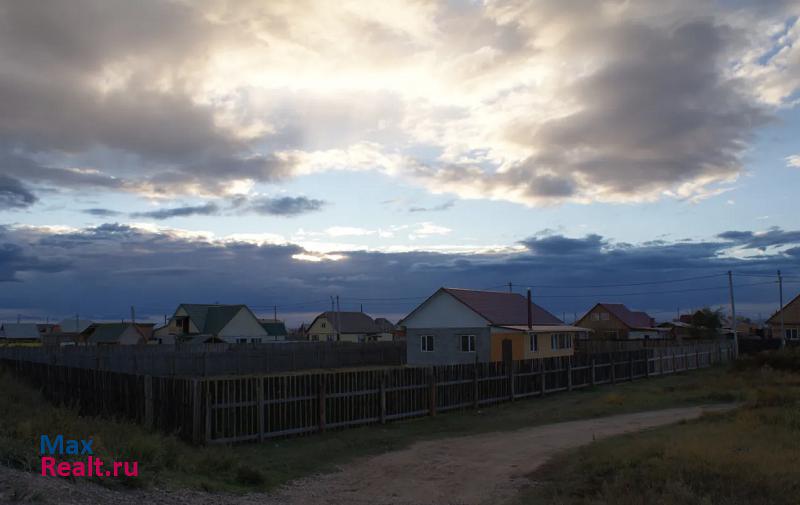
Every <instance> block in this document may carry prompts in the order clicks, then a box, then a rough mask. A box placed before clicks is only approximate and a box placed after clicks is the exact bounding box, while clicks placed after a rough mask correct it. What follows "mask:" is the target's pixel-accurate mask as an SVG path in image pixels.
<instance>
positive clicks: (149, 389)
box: [144, 375, 153, 429]
mask: <svg viewBox="0 0 800 505" xmlns="http://www.w3.org/2000/svg"><path fill="white" fill-rule="evenodd" d="M144 425H145V427H146V428H147V429H153V378H152V377H151V376H149V375H145V376H144Z"/></svg>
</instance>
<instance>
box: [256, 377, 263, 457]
mask: <svg viewBox="0 0 800 505" xmlns="http://www.w3.org/2000/svg"><path fill="white" fill-rule="evenodd" d="M256 381H257V382H256V395H258V400H257V401H256V405H258V407H257V408H258V415H257V419H258V441H259V442H263V441H264V378H263V377H256Z"/></svg>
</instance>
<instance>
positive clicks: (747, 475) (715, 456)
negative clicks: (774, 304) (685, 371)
mask: <svg viewBox="0 0 800 505" xmlns="http://www.w3.org/2000/svg"><path fill="white" fill-rule="evenodd" d="M773 359H774V360H776V361H778V362H781V363H783V364H786V363H787V360H786V357H785V356H778V357H775V358H773ZM769 361H770V359H769V358H767V357H764V356H762V357H760V358H758V359H754V360H751V361H750V362H751V363H759V364H763V363H767V362H769ZM737 368H738V370H737V371H735V372H731V373H730V374H726V375H724V376H721V377H719V378H717V379H716V380H715V382H716V384H712V385H707V386H710V387H712V388H716V387H718V386H724V387H727V388H730V390H739V391H741V392H743V393H744V394H743V396H744V397H746V398H747V401H746V403H745V405H744V406H743V407H742V408H741V409H738V410H736V411H733V412H728V413H725V414H717V415H708V416H705V417H703V418H701V419H699V420H697V421H692V422H686V423H681V424H679V425H676V426H671V427H665V428H661V429H657V430H653V431H650V432H645V433H640V434H635V435H627V436H622V437H616V438H612V439H608V440H603V441H600V442H596V443H594V444H592V445H590V446H587V447H584V448H581V449H578V450H575V451H572V452H569V453H566V454H564V455H563V456H561V457H558V458H556V459H555V460H553V461H551V462H550V463H548V464H547V465H546V466H545V467H544V468H542V469H541V470H540V471H538V472H536V473H535V474H533V475H532V476H531V479H532V485H531V486H530V487H529V488H528V489H527V490H526V491H525V492H524V493H523V495H522V496H521V497H520V500H519V501H520V503H523V504H563V505H577V504H600V503H614V504H618V505H634V504H636V505H640V504H648V505H649V504H653V505H672V504H698V505H701V504H703V505H704V504H717V503H724V504H727V505H738V504H765V505H766V504H775V505H780V504H787V505H788V504H792V505H794V504H796V503H798V496H800V374H798V373H792V372H787V371H784V370H793V369H794V368H793V365H792V366H783V367H782V368H783V369H784V370H775V369H773V368H771V367H769V366H761V367H760V368H755V367H753V366H749V365H747V366H740V367H737Z"/></svg>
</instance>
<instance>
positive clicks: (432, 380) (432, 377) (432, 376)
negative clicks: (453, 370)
mask: <svg viewBox="0 0 800 505" xmlns="http://www.w3.org/2000/svg"><path fill="white" fill-rule="evenodd" d="M428 382H429V384H430V388H429V391H430V393H429V394H428V400H429V404H430V405H429V407H428V409H429V410H430V415H431V417H433V416H435V415H436V368H434V367H431V368H430V370H428Z"/></svg>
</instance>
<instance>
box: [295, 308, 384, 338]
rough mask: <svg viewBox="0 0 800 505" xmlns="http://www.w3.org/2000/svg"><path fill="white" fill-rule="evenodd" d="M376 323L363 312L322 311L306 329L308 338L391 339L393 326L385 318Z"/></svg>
mask: <svg viewBox="0 0 800 505" xmlns="http://www.w3.org/2000/svg"><path fill="white" fill-rule="evenodd" d="M383 321H384V323H378V322H377V320H375V319H372V318H371V317H370V316H369V315H367V314H365V313H364V312H342V311H328V312H323V313H322V314H320V315H318V316H317V317H315V318H314V320H313V321H312V322H311V324H310V325H308V329H307V330H306V338H307V339H308V340H319V341H338V342H377V341H389V340H392V331H393V329H394V326H393V325H392V324H391V323H389V321H387V320H386V319H383Z"/></svg>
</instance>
